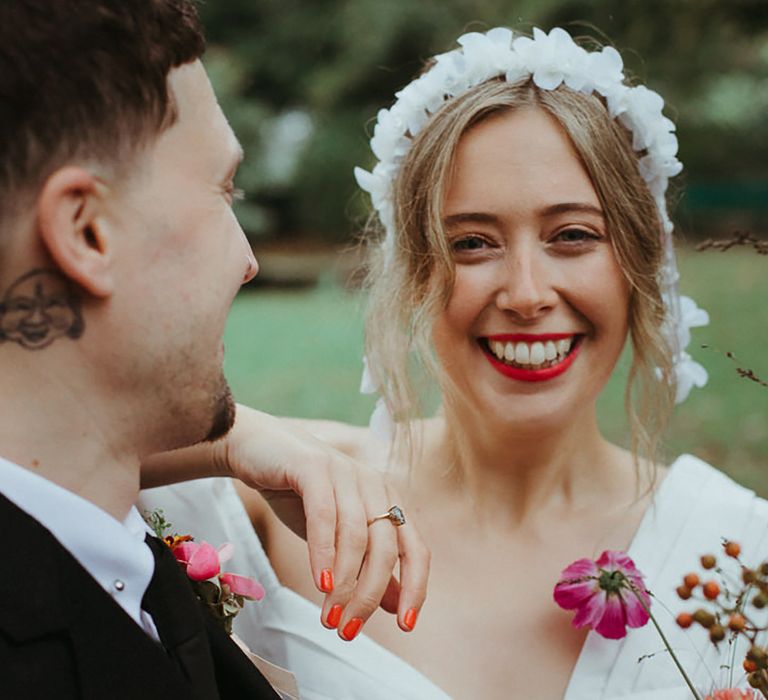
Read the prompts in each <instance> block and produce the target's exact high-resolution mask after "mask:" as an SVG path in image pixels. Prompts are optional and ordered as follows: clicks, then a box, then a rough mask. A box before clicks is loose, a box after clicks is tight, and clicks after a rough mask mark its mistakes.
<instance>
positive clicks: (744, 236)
mask: <svg viewBox="0 0 768 700" xmlns="http://www.w3.org/2000/svg"><path fill="white" fill-rule="evenodd" d="M740 245H741V246H743V245H748V246H751V247H753V248H754V249H755V251H757V254H758V255H768V241H761V240H760V239H759V238H755V237H754V236H753V235H752V234H751V233H749V232H744V231H734V233H733V236H732V237H731V238H723V239H720V240H718V241H713V240H712V239H711V238H708V239H707V240H706V241H702V242H701V243H699V244H698V245H697V246H696V250H710V249H712V250H719V251H720V252H721V253H724V252H725V251H726V250H730V249H731V248H733V247H734V246H740Z"/></svg>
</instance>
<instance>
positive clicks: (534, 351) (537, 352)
mask: <svg viewBox="0 0 768 700" xmlns="http://www.w3.org/2000/svg"><path fill="white" fill-rule="evenodd" d="M544 358H545V354H544V345H543V344H542V343H534V344H533V345H531V364H532V365H540V364H541V363H542V362H544Z"/></svg>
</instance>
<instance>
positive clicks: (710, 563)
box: [701, 554, 717, 569]
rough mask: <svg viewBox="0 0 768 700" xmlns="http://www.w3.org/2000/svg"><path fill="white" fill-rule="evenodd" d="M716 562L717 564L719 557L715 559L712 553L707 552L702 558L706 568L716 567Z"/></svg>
mask: <svg viewBox="0 0 768 700" xmlns="http://www.w3.org/2000/svg"><path fill="white" fill-rule="evenodd" d="M716 564H717V559H715V558H714V557H713V556H712V555H711V554H705V555H704V556H703V557H702V558H701V565H702V566H703V567H704V568H705V569H714V568H715V565H716Z"/></svg>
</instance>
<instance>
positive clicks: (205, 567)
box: [173, 542, 221, 581]
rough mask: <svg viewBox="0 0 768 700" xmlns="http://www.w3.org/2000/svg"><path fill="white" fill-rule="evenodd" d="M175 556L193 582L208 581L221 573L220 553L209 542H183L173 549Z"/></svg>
mask: <svg viewBox="0 0 768 700" xmlns="http://www.w3.org/2000/svg"><path fill="white" fill-rule="evenodd" d="M173 555H174V556H175V557H176V559H177V561H178V562H179V563H180V564H182V566H184V567H185V568H186V571H187V576H189V578H191V579H192V580H193V581H206V580H207V579H209V578H212V577H213V576H216V574H218V573H219V571H221V564H220V563H219V553H218V552H217V551H216V550H215V549H214V548H213V546H212V545H210V544H208V543H207V542H200V543H199V544H198V543H197V542H182V543H181V544H179V545H177V546H176V547H175V548H174V549H173Z"/></svg>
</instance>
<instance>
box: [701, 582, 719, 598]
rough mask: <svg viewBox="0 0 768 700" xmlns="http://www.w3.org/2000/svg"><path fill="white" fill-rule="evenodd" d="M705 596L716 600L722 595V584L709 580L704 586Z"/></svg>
mask: <svg viewBox="0 0 768 700" xmlns="http://www.w3.org/2000/svg"><path fill="white" fill-rule="evenodd" d="M702 590H703V591H704V597H705V598H707V599H708V600H714V599H715V598H717V596H719V595H720V586H719V585H718V583H717V581H707V582H706V583H705V584H704V585H703V586H702Z"/></svg>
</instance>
